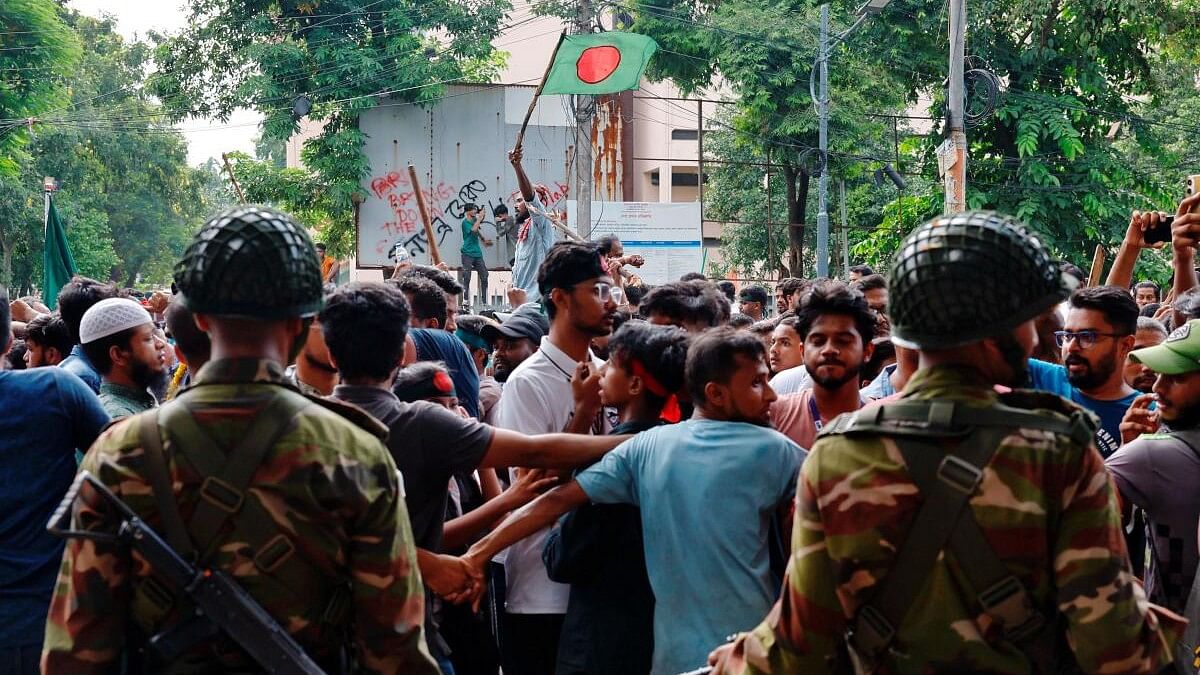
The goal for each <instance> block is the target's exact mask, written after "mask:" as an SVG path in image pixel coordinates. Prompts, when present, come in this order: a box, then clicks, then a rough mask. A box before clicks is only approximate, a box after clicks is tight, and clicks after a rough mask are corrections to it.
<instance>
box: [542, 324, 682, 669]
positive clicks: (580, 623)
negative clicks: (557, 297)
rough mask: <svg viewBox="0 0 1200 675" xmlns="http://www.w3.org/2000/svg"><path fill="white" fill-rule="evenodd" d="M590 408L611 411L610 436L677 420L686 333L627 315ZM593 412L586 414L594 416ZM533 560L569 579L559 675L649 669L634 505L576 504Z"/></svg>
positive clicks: (644, 582)
mask: <svg viewBox="0 0 1200 675" xmlns="http://www.w3.org/2000/svg"><path fill="white" fill-rule="evenodd" d="M608 344H609V360H608V363H606V364H605V365H604V367H603V368H602V369H601V370H602V372H601V373H599V374H597V375H593V377H595V376H599V377H600V378H601V379H600V400H599V401H592V402H591V403H592V405H594V406H595V407H596V411H595V412H599V406H600V405H601V404H602V405H605V406H610V407H614V408H616V409H617V412H618V414H619V415H620V424H618V425H617V426H616V427H614V428H613V430H612V433H614V434H638V433H641V432H643V431H646V430H648V429H652V428H654V427H656V426H659V425H660V424H662V423H663V422H671V423H674V422H678V421H679V404H678V399H677V397H676V392H678V391H679V390H680V389H682V388H683V384H684V382H683V369H684V363H685V361H686V359H687V347H688V334H687V333H686V332H685V331H683V330H682V329H679V328H675V327H674V326H653V325H650V324H648V323H645V322H643V321H633V322H630V323H628V324H626V325H625V326H623V327H621V329H620V330H618V331H617V332H616V334H615V335H613V337H612V339H611V340H609V343H608ZM595 412H593V415H594V414H595ZM542 560H543V561H544V562H545V563H546V571H547V573H548V574H549V576H550V579H551V580H552V581H557V582H558V583H563V584H571V595H570V600H569V601H568V604H567V615H566V618H565V619H564V621H563V631H562V638H561V641H560V642H559V646H558V663H557V665H556V669H555V672H556V673H557V674H558V675H584V674H586V673H648V672H650V658H651V655H652V654H653V651H654V592H653V591H651V590H650V579H649V578H648V577H647V575H646V558H645V555H644V554H643V552H642V522H641V514H640V512H639V510H638V507H636V506H632V505H628V504H585V505H583V506H581V507H579V508H578V509H575V510H574V511H572V512H571V513H569V514H568V515H567V516H566V517H564V518H563V519H562V520H561V521H559V523H558V525H557V526H556V527H555V528H554V530H552V531H551V532H550V534H549V536H547V537H546V544H545V548H544V549H543V551H542Z"/></svg>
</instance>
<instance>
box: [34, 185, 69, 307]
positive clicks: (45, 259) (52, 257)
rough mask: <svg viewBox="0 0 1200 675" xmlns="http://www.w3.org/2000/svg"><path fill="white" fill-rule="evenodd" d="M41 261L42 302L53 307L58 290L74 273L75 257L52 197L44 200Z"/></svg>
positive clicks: (56, 300)
mask: <svg viewBox="0 0 1200 675" xmlns="http://www.w3.org/2000/svg"><path fill="white" fill-rule="evenodd" d="M42 263H43V270H44V277H43V283H42V302H44V303H46V306H47V307H49V308H50V309H54V305H55V303H57V302H58V291H59V290H60V289H61V288H62V287H63V286H66V285H67V283H68V282H69V281H71V277H72V276H74V275H75V258H74V257H73V256H72V255H71V245H70V244H68V243H67V228H65V227H63V222H62V218H60V217H59V215H58V209H56V208H54V200H53V198H51V199H48V200H47V201H46V247H45V249H44V251H43V255H42Z"/></svg>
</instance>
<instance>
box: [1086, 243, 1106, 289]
mask: <svg viewBox="0 0 1200 675" xmlns="http://www.w3.org/2000/svg"><path fill="white" fill-rule="evenodd" d="M1103 274H1104V247H1103V246H1101V245H1100V244H1096V254H1095V255H1094V256H1092V273H1091V274H1089V275H1088V283H1087V285H1088V286H1098V285H1100V277H1101V275H1103Z"/></svg>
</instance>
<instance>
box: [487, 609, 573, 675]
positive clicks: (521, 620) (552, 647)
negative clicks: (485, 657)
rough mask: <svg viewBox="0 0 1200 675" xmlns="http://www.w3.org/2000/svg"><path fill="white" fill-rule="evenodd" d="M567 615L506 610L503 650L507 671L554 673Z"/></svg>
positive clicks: (513, 674)
mask: <svg viewBox="0 0 1200 675" xmlns="http://www.w3.org/2000/svg"><path fill="white" fill-rule="evenodd" d="M563 616H564V615H562V614H509V613H507V612H505V614H504V622H503V628H502V630H503V631H504V639H503V640H502V641H501V653H500V662H501V663H502V664H503V667H504V675H554V665H555V662H556V661H557V660H558V637H559V635H560V634H561V633H562V625H563Z"/></svg>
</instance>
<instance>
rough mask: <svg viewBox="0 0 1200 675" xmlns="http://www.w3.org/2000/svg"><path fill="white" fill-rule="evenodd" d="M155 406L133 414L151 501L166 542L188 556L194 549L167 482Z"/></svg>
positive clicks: (179, 552)
mask: <svg viewBox="0 0 1200 675" xmlns="http://www.w3.org/2000/svg"><path fill="white" fill-rule="evenodd" d="M159 410H160V409H159V408H155V409H153V410H149V411H146V412H144V413H142V414H141V415H140V416H139V417H138V418H137V423H138V438H139V442H140V445H141V446H142V456H143V457H145V458H146V477H147V478H148V479H149V480H150V488H151V489H152V490H153V491H154V501H155V503H156V504H157V505H158V513H159V516H160V517H161V518H162V525H163V529H164V530H165V531H166V535H167V542H169V543H170V544H171V548H173V549H175V551H176V553H178V554H179V555H180V556H181V557H183V558H190V557H192V555H193V554H194V553H195V549H194V548H193V547H192V540H191V538H190V537H188V534H187V528H185V527H184V525H183V517H182V516H180V515H179V504H177V503H176V501H175V490H174V488H173V487H172V484H171V476H170V474H168V473H167V462H166V459H165V457H164V456H163V442H162V431H161V430H160V429H159V427H158V413H159Z"/></svg>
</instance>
